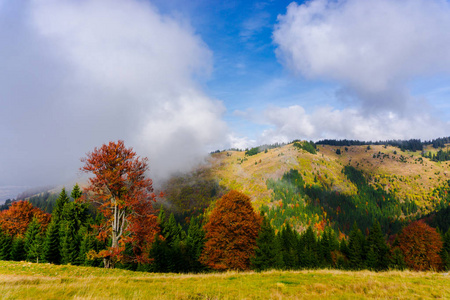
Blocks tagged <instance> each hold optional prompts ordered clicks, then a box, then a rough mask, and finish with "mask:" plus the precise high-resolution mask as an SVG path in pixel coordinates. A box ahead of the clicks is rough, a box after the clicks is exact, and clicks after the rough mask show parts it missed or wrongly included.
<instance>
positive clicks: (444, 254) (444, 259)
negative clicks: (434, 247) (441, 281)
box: [441, 228, 450, 271]
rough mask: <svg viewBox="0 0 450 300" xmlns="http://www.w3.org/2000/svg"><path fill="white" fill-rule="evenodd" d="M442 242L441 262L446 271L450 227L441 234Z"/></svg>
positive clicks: (449, 266)
mask: <svg viewBox="0 0 450 300" xmlns="http://www.w3.org/2000/svg"><path fill="white" fill-rule="evenodd" d="M443 238H444V244H443V248H442V252H441V257H442V262H443V264H444V269H445V270H446V271H448V270H450V228H449V229H448V230H447V232H446V233H445V234H444V236H443Z"/></svg>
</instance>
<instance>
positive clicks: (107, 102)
mask: <svg viewBox="0 0 450 300" xmlns="http://www.w3.org/2000/svg"><path fill="white" fill-rule="evenodd" d="M0 65H1V66H2V68H0V99H1V100H0V101H1V102H2V103H1V107H2V108H1V110H0V139H1V140H2V142H3V143H2V149H1V150H0V166H1V172H0V185H7V184H24V183H25V184H27V185H40V184H49V183H64V182H65V181H66V180H70V179H71V178H72V177H74V176H76V174H77V172H78V168H79V167H80V158H81V157H83V156H85V153H86V152H88V151H92V150H93V148H94V147H99V146H101V145H102V144H103V143H106V142H108V141H110V140H117V139H123V140H125V144H126V145H127V146H128V147H130V146H132V147H133V148H135V150H136V151H137V152H138V154H139V155H141V156H147V157H148V158H149V160H150V168H151V176H152V177H156V178H162V177H165V176H167V175H168V174H170V173H172V172H176V171H184V170H187V169H188V168H190V167H191V166H192V165H194V164H196V163H197V162H198V161H199V160H201V158H202V156H203V155H204V153H207V150H210V145H216V144H220V143H221V138H222V137H223V136H225V135H226V133H227V127H226V124H225V123H224V122H223V121H222V118H221V116H222V113H223V112H224V107H223V105H222V103H221V102H219V101H216V100H214V99H211V98H209V97H208V96H206V95H205V94H204V93H203V92H202V90H201V87H200V86H199V83H198V82H199V80H200V81H201V80H202V78H206V77H207V76H208V74H209V73H210V71H211V68H212V53H211V51H210V50H209V49H208V47H207V46H206V45H205V44H204V43H203V41H202V40H201V38H200V37H199V36H197V35H196V34H195V32H194V31H193V29H192V28H190V26H189V24H188V23H186V22H183V21H180V20H178V19H175V18H173V17H171V16H167V15H161V14H160V13H159V12H158V11H157V10H156V9H155V8H154V7H153V6H152V5H151V4H149V3H147V2H146V1H137V0H136V1H127V0H107V1H106V0H99V1H75V0H45V1H42V0H35V1H17V2H16V1H12V2H8V3H3V5H2V6H0ZM11 149H14V151H11Z"/></svg>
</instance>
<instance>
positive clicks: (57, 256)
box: [44, 220, 61, 264]
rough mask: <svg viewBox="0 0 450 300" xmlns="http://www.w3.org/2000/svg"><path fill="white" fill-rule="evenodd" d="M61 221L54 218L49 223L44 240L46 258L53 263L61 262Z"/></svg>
mask: <svg viewBox="0 0 450 300" xmlns="http://www.w3.org/2000/svg"><path fill="white" fill-rule="evenodd" d="M60 244H61V243H60V231H59V222H57V221H54V220H52V221H51V222H50V224H49V225H48V228H47V232H46V236H45V241H44V259H45V261H46V262H49V263H53V264H60V263H61V252H60Z"/></svg>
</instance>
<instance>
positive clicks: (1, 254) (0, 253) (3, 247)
mask: <svg viewBox="0 0 450 300" xmlns="http://www.w3.org/2000/svg"><path fill="white" fill-rule="evenodd" d="M12 243H13V238H12V237H11V236H9V235H7V234H5V233H3V232H2V231H1V229H0V260H10V259H12V258H11V249H12Z"/></svg>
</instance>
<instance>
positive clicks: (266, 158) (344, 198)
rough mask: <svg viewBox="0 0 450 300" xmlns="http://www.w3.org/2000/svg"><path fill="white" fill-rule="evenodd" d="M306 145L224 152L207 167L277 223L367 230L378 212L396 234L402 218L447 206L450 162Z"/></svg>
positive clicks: (391, 150)
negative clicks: (259, 150) (355, 173)
mask: <svg viewBox="0 0 450 300" xmlns="http://www.w3.org/2000/svg"><path fill="white" fill-rule="evenodd" d="M303 145H305V144H303ZM430 147H431V146H430ZM301 148H302V146H301V143H300V144H299V143H294V144H289V145H285V146H282V147H277V148H273V149H267V150H266V151H261V152H259V153H257V151H253V150H254V149H252V151H248V152H247V153H250V152H251V154H253V155H246V152H244V151H223V152H220V153H214V154H212V155H211V158H210V165H209V166H204V167H202V168H203V169H204V170H208V174H209V176H210V178H211V179H214V180H215V181H216V182H218V183H219V185H220V186H221V187H222V188H225V189H237V190H239V191H241V192H244V193H245V194H247V195H249V196H250V197H251V199H252V202H253V204H254V206H255V208H256V209H258V210H259V209H261V208H264V210H266V211H267V212H269V211H271V214H270V216H269V218H270V219H271V220H273V223H272V224H273V225H274V226H275V227H276V228H279V227H280V226H283V224H284V223H285V222H286V221H289V222H290V223H291V224H294V225H295V226H296V228H297V229H299V230H304V229H305V228H306V226H308V225H314V226H316V227H317V228H320V227H322V226H323V225H327V224H328V225H331V226H333V227H334V228H335V229H338V230H339V231H341V232H342V231H343V232H348V230H349V228H350V227H351V225H352V224H353V222H354V221H356V222H357V223H358V226H360V228H361V229H362V230H365V229H368V228H370V227H371V224H372V221H373V219H377V220H379V221H380V222H381V224H382V226H383V228H384V231H385V233H395V232H397V231H398V230H399V229H400V228H401V226H402V224H403V223H404V222H408V220H412V219H416V218H419V217H422V216H425V215H426V214H428V213H430V212H433V211H435V210H437V209H442V208H443V206H446V205H447V206H448V202H449V200H450V199H449V198H448V196H447V193H448V191H449V182H450V172H449V162H435V161H432V160H430V159H428V158H426V157H422V155H421V153H420V152H419V151H417V152H411V151H402V150H400V149H399V148H397V147H393V146H384V145H371V146H370V147H368V146H348V147H344V146H342V147H340V146H329V145H318V146H317V149H316V151H305V150H303V149H301ZM425 151H426V152H428V151H431V152H433V151H434V152H436V151H437V149H433V148H426V149H425ZM311 152H316V153H315V154H313V153H311ZM349 167H351V168H350V169H349ZM292 170H294V171H296V172H298V174H299V175H300V176H298V175H295V174H293V173H290V172H291V171H292ZM352 170H355V171H357V172H360V174H361V176H362V180H363V182H360V183H358V184H357V183H356V182H354V180H355V179H356V177H358V176H360V175H358V174H357V175H356V177H355V176H353V180H350V177H349V175H350V173H352V172H354V171H352ZM349 172H350V173H349ZM288 173H289V174H291V175H289V176H288V177H285V176H287V174H288ZM291 176H294V177H295V178H296V179H295V182H291V180H290V179H289V178H290V177H291ZM336 210H338V212H336Z"/></svg>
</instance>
